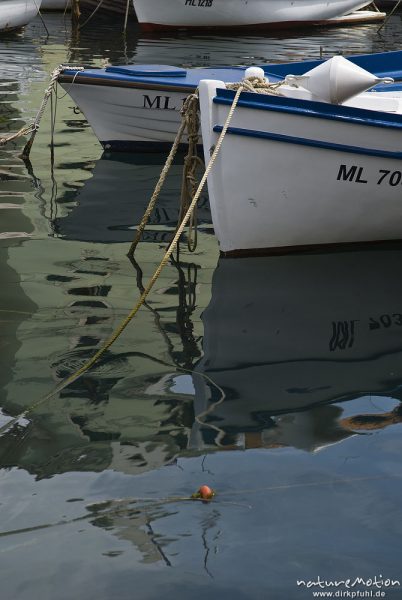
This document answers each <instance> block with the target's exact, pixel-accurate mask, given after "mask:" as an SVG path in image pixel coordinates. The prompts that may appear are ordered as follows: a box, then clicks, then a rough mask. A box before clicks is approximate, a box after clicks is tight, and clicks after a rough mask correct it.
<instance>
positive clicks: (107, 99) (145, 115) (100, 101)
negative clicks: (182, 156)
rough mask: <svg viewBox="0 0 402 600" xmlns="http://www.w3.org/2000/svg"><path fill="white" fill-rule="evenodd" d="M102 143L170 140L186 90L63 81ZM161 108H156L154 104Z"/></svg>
mask: <svg viewBox="0 0 402 600" xmlns="http://www.w3.org/2000/svg"><path fill="white" fill-rule="evenodd" d="M63 88H64V89H65V90H66V91H68V93H69V94H70V96H71V97H72V98H73V100H74V102H76V103H77V105H78V106H79V108H80V110H81V111H82V112H83V113H84V115H85V117H86V119H87V120H88V122H89V124H90V125H91V127H92V129H93V131H94V133H95V135H96V136H97V138H98V139H99V140H100V141H101V142H102V143H105V142H108V141H111V140H118V141H145V142H172V141H173V140H174V138H175V135H176V133H177V130H178V127H179V122H180V112H179V111H180V108H181V106H182V104H183V100H184V98H186V96H187V93H186V92H182V93H181V92H163V91H155V90H147V89H136V88H118V87H111V86H98V85H87V84H85V85H80V84H69V83H67V84H63ZM158 106H159V107H160V108H157V107H158Z"/></svg>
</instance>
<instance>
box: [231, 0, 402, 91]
mask: <svg viewBox="0 0 402 600" xmlns="http://www.w3.org/2000/svg"><path fill="white" fill-rule="evenodd" d="M401 1H402V0H401ZM284 84H285V80H283V81H278V82H276V83H270V82H269V81H267V80H266V79H265V78H261V77H252V78H247V79H243V81H242V82H241V83H227V84H226V88H227V89H228V90H237V89H239V86H241V87H242V88H243V90H244V91H245V92H253V93H258V94H271V95H274V96H280V95H281V92H280V87H281V86H282V85H284Z"/></svg>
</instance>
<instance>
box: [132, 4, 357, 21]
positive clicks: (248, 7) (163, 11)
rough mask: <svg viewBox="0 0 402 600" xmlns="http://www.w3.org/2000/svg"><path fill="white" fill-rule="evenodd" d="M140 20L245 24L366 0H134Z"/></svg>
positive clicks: (331, 10) (346, 9) (302, 17)
mask: <svg viewBox="0 0 402 600" xmlns="http://www.w3.org/2000/svg"><path fill="white" fill-rule="evenodd" d="M133 3H134V8H135V11H136V14H137V18H138V21H139V23H140V24H152V25H157V26H158V25H159V26H168V27H174V26H176V27H244V26H247V25H259V24H260V25H264V24H269V23H294V22H298V21H300V22H303V21H310V22H311V21H320V20H325V19H332V18H334V17H339V16H342V15H345V14H347V13H350V12H352V11H354V10H358V9H359V8H362V7H364V6H366V5H367V4H369V2H367V1H364V0H360V1H359V0H331V1H330V2H328V1H327V0H133Z"/></svg>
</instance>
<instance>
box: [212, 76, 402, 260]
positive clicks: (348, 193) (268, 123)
mask: <svg viewBox="0 0 402 600" xmlns="http://www.w3.org/2000/svg"><path fill="white" fill-rule="evenodd" d="M217 83H218V85H220V87H222V86H223V83H222V82H221V83H220V84H219V82H214V83H212V82H210V83H209V84H208V83H206V85H205V86H204V83H202V84H201V87H200V101H201V122H202V135H203V140H204V150H205V158H206V160H207V159H209V148H210V147H211V146H213V145H214V144H216V141H217V137H218V134H217V133H214V132H213V127H214V126H215V125H216V124H220V125H223V124H224V122H225V120H226V118H227V114H228V107H227V106H225V105H217V104H213V103H212V96H213V95H215V90H216V84H217ZM377 115H378V113H377ZM230 127H233V128H240V129H244V130H248V131H252V132H255V131H259V132H268V133H271V134H279V135H284V136H289V137H292V138H298V139H304V140H306V139H307V140H319V141H321V142H328V143H330V144H339V145H349V146H358V147H359V148H364V149H368V150H370V149H373V148H375V149H377V150H381V151H391V152H392V151H394V152H400V151H401V142H400V139H401V138H400V130H398V129H388V128H379V127H372V126H369V125H364V124H356V123H350V122H342V121H338V120H332V119H326V118H325V119H321V118H312V117H310V116H306V115H299V114H295V113H288V112H285V113H281V112H276V111H272V110H256V109H252V108H240V107H239V108H237V109H236V111H235V114H234V117H233V120H232V122H231V124H230ZM342 165H344V167H342ZM350 169H353V172H354V174H355V175H356V174H357V173H359V174H360V176H358V177H352V178H350V180H347V179H346V178H345V177H344V176H345V174H346V173H347V172H350ZM341 170H342V171H341ZM382 170H386V171H389V173H390V174H392V173H396V175H395V176H394V179H393V180H392V182H391V181H390V177H391V175H390V176H389V177H383V178H382V179H381V177H382V174H383V171H382ZM398 178H399V183H400V185H394V183H395V181H397V180H398ZM401 185H402V160H399V159H396V158H388V157H378V156H369V155H366V154H364V152H362V153H358V152H357V153H348V152H344V151H340V150H335V149H323V148H315V147H311V146H309V145H299V144H296V143H287V142H281V141H273V140H270V139H258V138H256V137H242V136H237V135H228V137H227V139H226V140H225V142H224V144H223V146H222V149H221V151H220V154H219V155H218V158H217V160H216V162H215V165H214V168H213V171H212V173H211V175H210V176H209V178H208V189H209V197H210V205H211V213H212V219H213V223H214V229H215V233H216V235H217V237H218V240H219V242H220V248H221V250H222V251H223V252H233V251H239V250H257V249H263V248H285V247H292V246H303V245H321V244H339V243H350V242H364V241H375V240H391V239H401V238H402V211H401V191H400V189H401Z"/></svg>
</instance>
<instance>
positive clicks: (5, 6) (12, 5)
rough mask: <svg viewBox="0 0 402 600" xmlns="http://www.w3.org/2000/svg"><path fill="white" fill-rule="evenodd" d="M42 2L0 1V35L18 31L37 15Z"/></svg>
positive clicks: (35, 0) (39, 0)
mask: <svg viewBox="0 0 402 600" xmlns="http://www.w3.org/2000/svg"><path fill="white" fill-rule="evenodd" d="M41 2H42V0H0V33H1V32H5V31H13V30H14V29H20V28H21V27H24V26H25V25H27V24H28V23H30V22H31V21H32V20H33V19H34V18H35V17H36V15H37V14H38V12H39V9H40V7H41Z"/></svg>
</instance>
